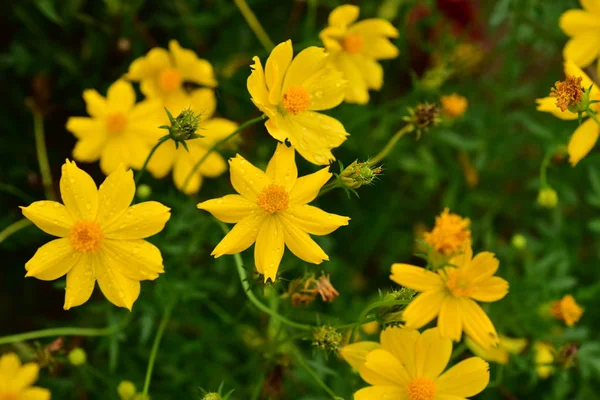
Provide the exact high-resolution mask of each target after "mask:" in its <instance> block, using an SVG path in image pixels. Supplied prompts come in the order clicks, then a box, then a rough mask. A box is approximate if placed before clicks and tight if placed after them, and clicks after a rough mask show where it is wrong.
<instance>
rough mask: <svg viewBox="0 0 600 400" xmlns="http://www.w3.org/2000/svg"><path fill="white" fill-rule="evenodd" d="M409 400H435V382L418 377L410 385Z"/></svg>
mask: <svg viewBox="0 0 600 400" xmlns="http://www.w3.org/2000/svg"><path fill="white" fill-rule="evenodd" d="M406 391H407V392H408V398H409V400H433V398H434V397H435V382H434V381H432V380H431V379H428V378H425V377H423V376H417V377H416V378H414V379H413V380H411V381H410V382H409V383H408V388H407V390H406Z"/></svg>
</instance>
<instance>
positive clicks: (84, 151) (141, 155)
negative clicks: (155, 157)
mask: <svg viewBox="0 0 600 400" xmlns="http://www.w3.org/2000/svg"><path fill="white" fill-rule="evenodd" d="M83 99H84V100H85V103H86V106H87V112H88V114H89V115H90V117H71V118H69V120H68V121H67V125H66V128H67V130H69V131H70V132H71V133H73V135H75V137H76V138H77V144H76V145H75V148H74V149H73V158H74V159H75V160H77V161H81V162H95V161H98V160H100V168H101V169H102V172H104V174H106V175H108V174H110V173H112V172H113V171H114V170H115V169H117V167H118V166H119V164H121V163H122V164H124V165H125V167H127V168H135V169H139V168H141V167H142V165H143V164H144V161H145V160H146V157H147V156H148V153H149V152H150V149H151V147H152V145H153V144H154V143H156V141H157V140H158V139H159V138H160V137H161V136H162V135H163V133H162V132H161V130H160V129H158V127H159V126H160V125H161V119H160V115H161V113H164V112H163V110H162V107H161V103H160V102H158V101H153V100H145V101H143V102H141V103H138V104H135V91H134V90H133V87H132V86H131V84H130V83H129V82H126V81H123V80H119V81H117V82H115V83H113V84H112V85H111V86H110V87H109V88H108V93H107V96H106V98H104V97H102V96H101V95H100V94H99V93H98V92H97V91H95V90H92V89H90V90H86V91H84V92H83Z"/></svg>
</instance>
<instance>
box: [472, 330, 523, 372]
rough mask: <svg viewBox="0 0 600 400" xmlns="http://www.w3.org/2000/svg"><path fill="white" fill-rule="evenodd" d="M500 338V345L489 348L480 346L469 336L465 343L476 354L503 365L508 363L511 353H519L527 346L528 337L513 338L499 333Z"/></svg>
mask: <svg viewBox="0 0 600 400" xmlns="http://www.w3.org/2000/svg"><path fill="white" fill-rule="evenodd" d="M498 339H499V340H500V342H499V344H498V346H497V347H490V348H489V349H484V348H483V347H481V346H479V345H478V344H477V343H475V342H474V341H473V339H471V338H470V337H468V336H467V337H466V338H465V344H466V345H467V347H468V348H469V349H471V351H472V352H473V354H475V355H476V356H478V357H481V358H483V359H484V360H486V361H493V362H497V363H498V364H503V365H506V364H508V360H509V355H510V354H519V353H520V352H522V351H523V350H524V349H525V346H527V339H513V338H509V337H506V336H502V335H498Z"/></svg>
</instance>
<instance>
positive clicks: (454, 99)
mask: <svg viewBox="0 0 600 400" xmlns="http://www.w3.org/2000/svg"><path fill="white" fill-rule="evenodd" d="M440 103H442V113H443V115H444V116H445V117H446V118H449V119H455V118H458V117H461V116H462V115H463V114H464V113H465V111H467V108H468V107H469V101H468V100H467V98H466V97H464V96H461V95H459V94H456V93H452V94H450V95H448V96H442V97H441V98H440Z"/></svg>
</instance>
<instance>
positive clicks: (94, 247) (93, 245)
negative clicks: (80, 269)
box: [69, 220, 104, 253]
mask: <svg viewBox="0 0 600 400" xmlns="http://www.w3.org/2000/svg"><path fill="white" fill-rule="evenodd" d="M69 238H70V239H71V247H73V250H75V251H78V252H81V253H94V252H96V251H98V250H99V249H100V244H101V243H102V239H103V238H104V233H103V232H102V229H100V225H98V224H97V223H96V222H93V221H83V220H81V221H77V222H75V224H73V227H72V228H71V233H70V235H69Z"/></svg>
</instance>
